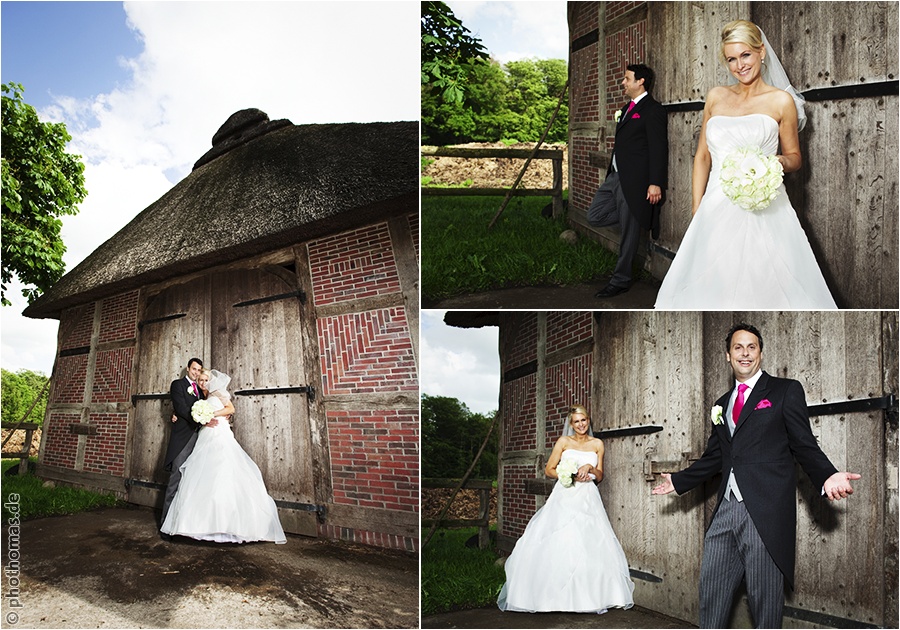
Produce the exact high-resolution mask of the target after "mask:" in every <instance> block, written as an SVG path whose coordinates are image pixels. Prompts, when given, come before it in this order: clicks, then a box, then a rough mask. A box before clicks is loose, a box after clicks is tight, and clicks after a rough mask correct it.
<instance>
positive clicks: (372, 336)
mask: <svg viewBox="0 0 900 630" xmlns="http://www.w3.org/2000/svg"><path fill="white" fill-rule="evenodd" d="M316 324H317V326H318V330H319V361H320V362H321V365H322V391H323V392H324V393H325V394H326V395H330V394H363V393H365V394H368V393H374V392H395V391H410V392H413V391H418V379H417V375H416V362H415V357H414V355H413V351H412V339H411V337H410V330H409V325H408V323H407V320H406V310H405V309H404V308H402V307H396V308H385V309H378V310H374V311H366V312H363V313H351V314H348V315H338V316H334V317H322V318H319V319H318V320H317V322H316Z"/></svg>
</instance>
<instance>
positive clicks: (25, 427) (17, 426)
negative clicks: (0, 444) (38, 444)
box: [0, 422, 38, 475]
mask: <svg viewBox="0 0 900 630" xmlns="http://www.w3.org/2000/svg"><path fill="white" fill-rule="evenodd" d="M0 428H3V429H11V430H12V431H11V432H10V433H12V432H14V431H25V443H24V444H22V450H21V452H17V453H16V452H12V453H10V452H4V453H3V457H5V458H16V457H18V458H19V474H20V475H24V474H25V473H26V472H28V456H29V455H30V454H31V442H32V439H33V438H34V432H35V431H36V430H37V428H38V425H37V424H36V423H34V422H3V423H0Z"/></svg>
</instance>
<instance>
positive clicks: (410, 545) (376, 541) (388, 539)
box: [319, 523, 419, 553]
mask: <svg viewBox="0 0 900 630" xmlns="http://www.w3.org/2000/svg"><path fill="white" fill-rule="evenodd" d="M319 536H320V537H321V538H330V539H332V540H344V541H347V542H354V543H360V544H363V545H371V546H373V547H382V548H385V549H399V550H401V551H410V552H414V553H415V552H418V551H419V541H418V540H416V539H415V538H409V537H406V536H397V535H396V534H385V533H383V532H369V531H364V530H360V529H351V528H349V527H340V526H336V525H328V524H322V523H320V524H319Z"/></svg>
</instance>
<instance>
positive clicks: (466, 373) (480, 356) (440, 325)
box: [419, 310, 500, 413]
mask: <svg viewBox="0 0 900 630" xmlns="http://www.w3.org/2000/svg"><path fill="white" fill-rule="evenodd" d="M445 312H446V311H439V310H424V311H422V338H421V340H420V342H419V348H420V352H421V355H422V369H421V374H420V375H419V385H420V389H421V391H422V393H424V394H428V395H430V396H449V397H451V398H456V399H458V400H461V401H462V402H464V403H466V406H468V408H469V409H470V410H472V411H474V412H476V413H489V412H491V411H494V410H496V409H497V407H498V401H499V394H500V355H499V350H498V346H497V339H498V329H497V327H496V326H486V327H484V328H454V327H451V326H447V325H446V324H444V321H443V320H444V313H445Z"/></svg>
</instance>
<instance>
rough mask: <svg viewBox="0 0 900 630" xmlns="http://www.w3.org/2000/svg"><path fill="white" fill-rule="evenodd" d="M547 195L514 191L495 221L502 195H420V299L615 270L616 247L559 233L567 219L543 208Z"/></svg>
mask: <svg viewBox="0 0 900 630" xmlns="http://www.w3.org/2000/svg"><path fill="white" fill-rule="evenodd" d="M550 200H551V199H550V197H514V198H513V199H512V200H511V201H510V202H509V204H508V205H507V206H506V209H505V210H504V211H503V214H501V215H500V219H499V220H498V221H497V223H496V224H495V225H494V227H493V228H491V229H490V230H488V224H489V223H490V222H491V219H493V218H494V215H495V214H496V213H497V210H498V209H499V208H500V204H501V203H502V201H503V198H502V197H427V196H426V197H422V223H421V233H422V301H423V304H428V303H429V302H434V301H436V300H440V299H444V298H448V297H451V296H455V295H464V294H467V293H477V292H480V291H488V290H492V289H501V288H504V287H513V286H552V285H571V284H582V283H586V282H592V281H594V280H595V279H596V278H598V277H600V276H603V275H608V274H610V273H612V270H613V269H614V268H615V265H616V255H615V254H613V253H612V252H610V251H609V250H607V249H605V248H603V247H601V246H600V245H598V244H596V243H594V242H593V241H591V240H590V239H587V238H584V237H581V236H579V238H578V242H577V244H575V245H574V246H572V245H568V244H567V243H565V242H563V241H561V240H560V238H559V235H560V234H561V233H562V232H563V231H564V230H567V229H569V226H568V225H567V224H566V222H565V220H563V219H555V220H554V219H547V218H544V217H543V216H541V209H542V208H543V207H544V206H546V205H547V204H548V203H550Z"/></svg>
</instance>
